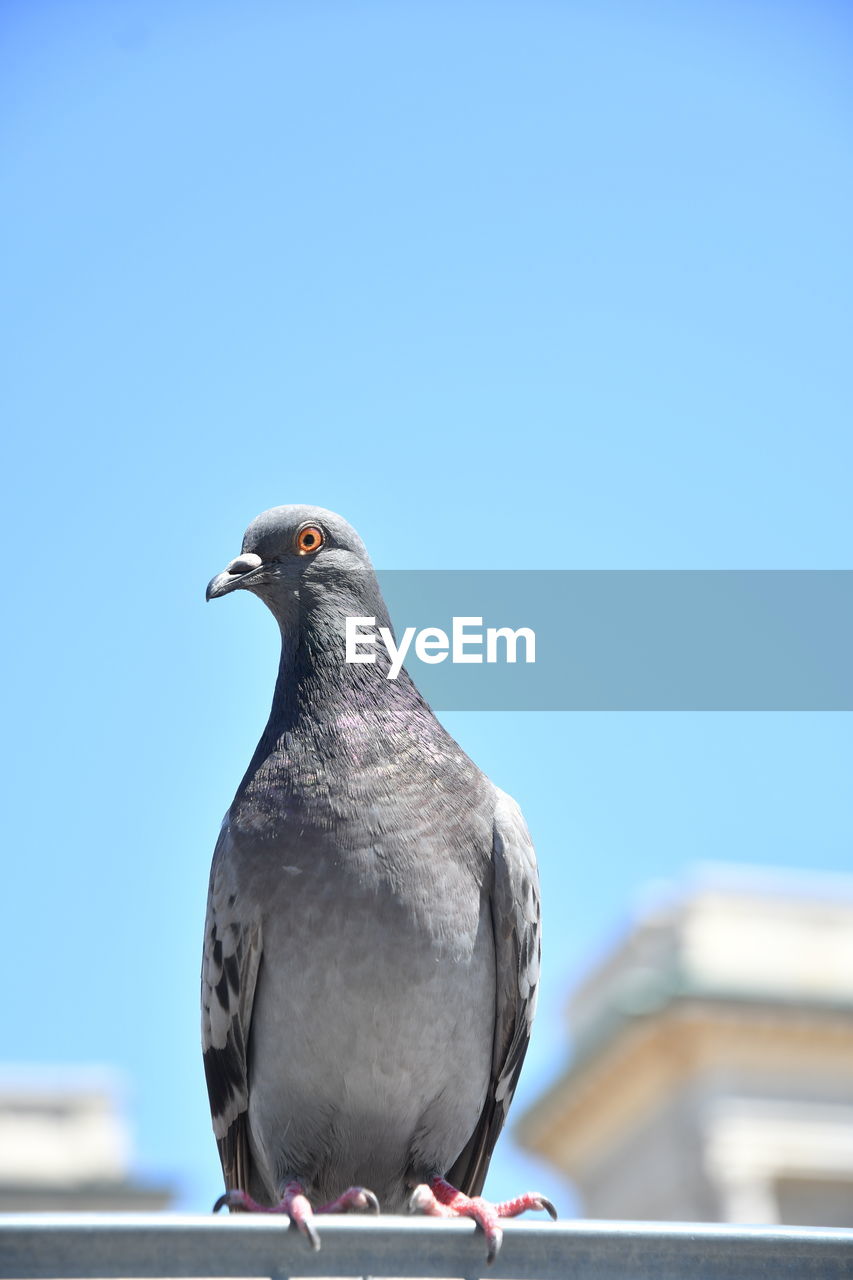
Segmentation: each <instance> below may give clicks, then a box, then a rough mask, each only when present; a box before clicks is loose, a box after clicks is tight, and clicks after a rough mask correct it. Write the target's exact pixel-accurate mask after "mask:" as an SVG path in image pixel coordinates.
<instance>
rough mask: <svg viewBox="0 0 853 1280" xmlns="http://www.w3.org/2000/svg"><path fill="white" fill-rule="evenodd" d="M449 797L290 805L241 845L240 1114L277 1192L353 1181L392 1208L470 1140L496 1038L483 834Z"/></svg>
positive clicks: (327, 1190)
mask: <svg viewBox="0 0 853 1280" xmlns="http://www.w3.org/2000/svg"><path fill="white" fill-rule="evenodd" d="M459 795H460V793H459V792H455V793H454V789H452V788H450V787H447V788H445V789H444V790H442V789H441V788H433V789H432V790H430V791H428V792H426V793H423V794H420V795H419V797H418V798H417V800H416V799H415V797H414V796H413V795H407V792H406V787H405V786H403V787H402V788H400V789H398V792H397V794H396V795H395V796H393V797H392V796H390V795H389V794H388V793H387V792H386V791H385V790H384V789H383V791H382V792H379V791H377V792H376V793H375V794H374V795H373V796H371V797H368V796H362V801H363V803H362V804H361V805H349V806H348V805H347V804H346V803H345V797H342V796H340V795H338V796H337V797H334V798H331V799H330V802H329V803H327V804H325V805H323V804H321V805H318V804H317V803H316V799H317V798H316V797H314V800H313V802H312V803H311V804H310V805H307V804H306V803H305V802H304V798H303V797H302V796H299V795H293V793H291V795H290V797H289V801H288V806H287V807H286V808H283V807H282V806H281V805H279V806H278V812H279V815H281V814H282V813H283V812H284V813H286V814H287V818H286V820H285V822H284V823H283V824H282V826H281V827H280V828H279V832H278V835H277V837H276V838H275V839H274V840H272V841H270V840H266V839H263V840H261V841H260V842H252V841H249V842H248V845H249V848H250V849H251V852H250V853H249V856H248V857H247V858H246V861H245V867H244V871H245V878H246V883H245V891H246V892H247V893H251V894H253V895H259V896H261V897H262V901H261V902H259V904H258V906H259V909H260V914H261V920H262V932H263V958H262V963H261V970H260V974H259V979H258V989H257V994H256V998H255V1007H254V1011H253V1016H252V1025H251V1039H250V1047H249V1119H250V1131H251V1134H252V1142H253V1147H254V1149H255V1156H256V1159H257V1161H258V1163H259V1165H260V1167H261V1168H263V1169H264V1170H265V1174H266V1180H267V1181H268V1182H270V1184H271V1190H273V1191H274V1190H276V1183H277V1182H278V1181H280V1180H281V1179H282V1178H284V1177H287V1176H288V1175H289V1176H294V1175H298V1176H302V1177H303V1178H307V1179H308V1180H310V1181H311V1182H312V1185H313V1188H314V1193H315V1195H316V1196H318V1197H324V1196H328V1197H332V1196H333V1195H335V1194H338V1193H339V1192H340V1191H341V1190H342V1189H343V1186H341V1185H339V1184H340V1183H341V1182H343V1184H344V1185H346V1184H347V1183H349V1182H356V1183H361V1184H364V1185H368V1186H371V1187H373V1189H374V1190H375V1191H376V1193H377V1194H378V1195H379V1196H380V1199H381V1200H382V1201H383V1202H384V1203H385V1205H386V1207H388V1208H397V1209H399V1208H401V1207H402V1204H403V1200H402V1197H404V1196H405V1178H406V1176H407V1174H408V1172H409V1171H410V1169H411V1168H413V1167H416V1168H417V1171H418V1172H419V1173H420V1174H421V1175H422V1174H423V1173H426V1172H428V1171H433V1170H438V1169H440V1170H442V1171H443V1170H445V1169H446V1168H447V1167H449V1165H450V1164H451V1163H452V1161H453V1159H454V1158H455V1156H456V1155H457V1154H458V1153H459V1151H460V1150H461V1149H462V1147H463V1146H464V1144H465V1141H466V1140H467V1138H468V1136H469V1135H470V1133H471V1132H473V1129H474V1127H475V1125H476V1123H477V1119H478V1117H479V1114H480V1111H481V1109H482V1105H483V1102H484V1099H485V1096H486V1092H487V1087H488V1081H489V1075H490V1069H491V1054H492V1042H493V1035H494V1017H495V960H494V940H493V937H492V924H491V914H490V908H489V899H488V884H487V875H486V869H487V867H488V858H487V852H486V850H487V848H489V847H490V841H491V830H490V824H489V821H488V820H487V813H488V809H487V807H486V806H482V805H476V804H473V805H472V804H471V797H470V791H468V793H467V795H466V797H465V799H466V803H464V804H463V803H458V802H457V797H458V796H459Z"/></svg>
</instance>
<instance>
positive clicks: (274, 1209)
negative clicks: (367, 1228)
mask: <svg viewBox="0 0 853 1280" xmlns="http://www.w3.org/2000/svg"><path fill="white" fill-rule="evenodd" d="M225 1205H227V1206H228V1208H229V1209H233V1210H235V1211H236V1212H237V1213H286V1214H287V1216H288V1218H290V1221H291V1223H292V1224H293V1226H294V1227H296V1229H297V1231H300V1232H301V1233H302V1235H303V1236H305V1238H306V1240H307V1241H308V1243H309V1244H310V1245H311V1248H312V1249H314V1250H317V1249H319V1248H320V1236H319V1234H318V1232H317V1228H316V1226H315V1225H314V1210H313V1209H312V1208H311V1202H310V1201H309V1199H308V1197H307V1196H306V1194H305V1192H304V1191H303V1190H302V1185H301V1183H299V1182H288V1183H287V1185H286V1186H285V1188H284V1191H283V1193H282V1197H281V1200H279V1202H278V1204H274V1205H272V1206H268V1205H264V1204H258V1202H257V1200H253V1199H252V1197H251V1196H249V1195H247V1194H246V1192H245V1191H226V1192H225V1195H223V1196H220V1197H219V1199H218V1200H217V1201H216V1204H215V1205H214V1206H213V1212H214V1213H218V1212H219V1210H220V1209H222V1208H224V1207H225ZM351 1209H356V1210H361V1211H364V1210H367V1211H369V1212H370V1213H378V1212H379V1201H378V1200H377V1199H376V1196H375V1195H374V1194H373V1192H372V1191H368V1190H367V1187H348V1188H347V1190H346V1191H344V1193H343V1194H342V1195H339V1196H338V1198H337V1199H336V1200H330V1201H329V1203H328V1204H324V1205H322V1206H321V1208H319V1209H318V1210H317V1213H349V1211H350V1210H351Z"/></svg>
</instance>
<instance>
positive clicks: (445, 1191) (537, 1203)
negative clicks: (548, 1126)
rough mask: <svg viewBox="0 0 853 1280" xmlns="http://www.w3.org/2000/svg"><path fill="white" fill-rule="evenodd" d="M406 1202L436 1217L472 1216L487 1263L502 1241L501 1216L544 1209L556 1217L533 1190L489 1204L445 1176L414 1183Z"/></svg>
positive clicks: (553, 1210)
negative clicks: (479, 1230) (481, 1233)
mask: <svg viewBox="0 0 853 1280" xmlns="http://www.w3.org/2000/svg"><path fill="white" fill-rule="evenodd" d="M409 1205H410V1208H411V1209H412V1211H413V1212H414V1213H428V1214H431V1215H432V1216H433V1217H435V1218H473V1219H474V1221H475V1222H479V1224H480V1226H481V1227H482V1228H483V1231H484V1233H485V1236H486V1262H488V1263H492V1262H494V1260H495V1258H496V1257H497V1256H498V1251H499V1249H500V1247H501V1242H502V1241H503V1231H502V1230H501V1227H500V1219H501V1218H515V1217H517V1216H518V1214H520V1213H524V1212H525V1210H527V1209H544V1210H545V1211H546V1213H549V1214H550V1215H551V1217H552V1218H553V1219H554V1220H555V1221H556V1218H557V1210H556V1209H555V1208H554V1206H553V1205H552V1203H551V1201H550V1200H546V1198H545V1196H540V1195H539V1194H538V1193H537V1192H535V1191H528V1192H527V1193H526V1194H525V1195H523V1196H516V1198H515V1199H514V1200H504V1201H503V1203H502V1204H492V1202H491V1201H490V1200H484V1199H483V1197H482V1196H466V1195H464V1194H463V1193H462V1192H461V1191H457V1190H456V1188H455V1187H452V1186H451V1185H450V1183H449V1182H447V1181H446V1180H445V1179H444V1178H433V1179H431V1181H430V1184H429V1186H427V1184H426V1183H425V1182H424V1183H421V1185H420V1186H419V1187H415V1189H414V1191H413V1192H412V1196H411V1200H410V1201H409Z"/></svg>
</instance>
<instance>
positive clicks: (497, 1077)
mask: <svg viewBox="0 0 853 1280" xmlns="http://www.w3.org/2000/svg"><path fill="white" fill-rule="evenodd" d="M496 790H497V796H498V800H497V806H496V808H495V822H494V835H493V844H492V864H493V869H494V882H493V886H492V899H491V907H492V926H493V929H494V937H495V960H496V965H495V970H496V993H495V994H496V1008H495V1039H494V1049H493V1054H492V1078H491V1081H490V1084H489V1092H488V1094H487V1096H486V1102H485V1106H484V1107H483V1110H482V1113H481V1115H480V1119H479V1121H478V1123H477V1127H476V1129H475V1130H474V1133H473V1134H472V1135H471V1138H470V1140H469V1141H468V1143H467V1145H466V1146H465V1148H464V1150H463V1151H462V1153H461V1155H460V1156H459V1157H458V1159H457V1160H456V1163H455V1164H454V1166H453V1168H452V1169H451V1170H450V1171H449V1172H448V1175H447V1177H448V1180H449V1181H450V1182H451V1183H452V1184H453V1186H455V1187H458V1188H459V1190H460V1191H464V1192H465V1194H466V1195H471V1196H475V1195H479V1194H480V1192H481V1191H482V1189H483V1183H484V1182H485V1180H486V1173H487V1172H488V1168H489V1161H490V1160H491V1158H492V1151H493V1150H494V1146H495V1143H496V1142H497V1140H498V1135H499V1134H500V1131H501V1129H502V1128H503V1126H504V1122H505V1120H506V1117H507V1113H508V1111H509V1108H510V1103H511V1102H512V1098H513V1094H514V1093H515V1086H516V1084H517V1083H518V1077H519V1075H520V1073H521V1067H522V1063H523V1062H524V1055H525V1054H526V1052H527V1045H528V1042H529V1040H530V1031H531V1028H532V1026H533V1015H534V1013H535V1011H536V995H537V989H538V985H539V954H540V915H539V873H538V871H537V868H536V855H535V853H534V851H533V844H532V843H531V840H530V834H529V832H528V830H527V824H526V823H525V821H524V818H523V817H522V813H521V810H520V809H519V807H518V805H517V804H516V803H515V801H514V800H513V799H512V797H511V796H508V795H507V794H506V793H505V792H503V791H500V790H498V789H497V788H496Z"/></svg>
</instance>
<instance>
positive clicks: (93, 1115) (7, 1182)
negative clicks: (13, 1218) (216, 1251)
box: [0, 1067, 172, 1213]
mask: <svg viewBox="0 0 853 1280" xmlns="http://www.w3.org/2000/svg"><path fill="white" fill-rule="evenodd" d="M130 1162H131V1144H130V1136H129V1132H128V1128H127V1124H126V1122H125V1119H124V1117H123V1115H122V1112H121V1109H120V1107H119V1091H118V1088H117V1082H116V1080H115V1079H114V1078H113V1077H112V1076H111V1075H110V1074H108V1073H106V1072H102V1071H81V1070H80V1069H78V1068H69V1069H67V1070H60V1069H58V1068H57V1069H53V1068H51V1069H44V1068H38V1067H33V1068H9V1069H6V1070H4V1071H0V1212H3V1213H21V1212H29V1211H31V1210H56V1211H65V1210H69V1211H70V1210H81V1209H85V1210H91V1211H96V1210H97V1211H103V1210H128V1209H130V1210H135V1209H139V1210H156V1209H163V1208H165V1207H166V1206H167V1205H168V1204H169V1202H170V1201H171V1199H172V1191H171V1188H169V1187H165V1186H151V1185H143V1184H141V1183H139V1182H138V1181H137V1180H136V1179H135V1178H134V1177H133V1176H132V1174H131V1172H130Z"/></svg>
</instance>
